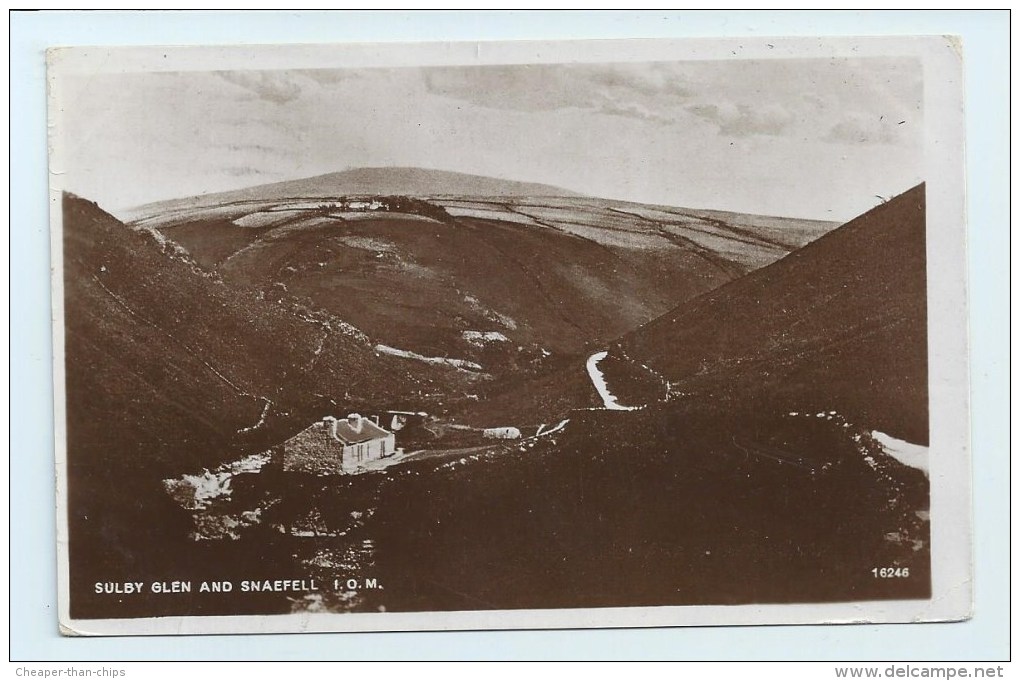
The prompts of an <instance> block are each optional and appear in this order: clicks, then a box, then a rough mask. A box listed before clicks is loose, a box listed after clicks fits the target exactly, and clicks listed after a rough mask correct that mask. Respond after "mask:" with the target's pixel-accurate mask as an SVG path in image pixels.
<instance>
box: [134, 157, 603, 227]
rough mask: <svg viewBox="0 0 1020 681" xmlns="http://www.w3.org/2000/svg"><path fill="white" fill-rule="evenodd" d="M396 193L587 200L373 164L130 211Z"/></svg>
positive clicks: (548, 189)
mask: <svg viewBox="0 0 1020 681" xmlns="http://www.w3.org/2000/svg"><path fill="white" fill-rule="evenodd" d="M394 194H396V195H405V196H501V197H511V196H557V197H580V196H584V194H581V193H579V192H575V191H571V190H568V189H563V188H561V187H556V186H553V185H549V184H541V183H536V182H523V181H519V180H510V179H504V178H498V177H491V176H487V175H475V174H471V173H460V172H455V171H451V170H437V169H430V168H420V167H412V166H374V167H364V168H349V169H347V170H340V171H334V172H329V173H323V174H320V175H313V176H310V177H305V178H298V179H293V180H283V181H280V182H270V183H267V184H259V185H254V186H251V187H244V188H242V189H233V190H228V191H224V192H215V193H212V194H200V195H198V196H193V197H181V198H176V199H168V200H165V201H155V202H152V203H146V204H142V205H140V206H135V207H133V208H130V209H128V210H127V211H126V213H128V214H130V215H131V216H132V219H133V218H135V217H141V216H145V215H149V214H154V213H159V212H163V211H167V210H180V209H181V208H185V207H196V208H197V207H203V206H208V205H214V204H222V203H227V202H230V201H246V200H266V199H293V198H334V197H338V196H343V195H394Z"/></svg>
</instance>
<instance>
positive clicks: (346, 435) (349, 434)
mask: <svg viewBox="0 0 1020 681" xmlns="http://www.w3.org/2000/svg"><path fill="white" fill-rule="evenodd" d="M333 433H334V434H335V435H336V437H337V439H338V440H340V441H341V442H343V443H344V444H348V445H353V444H358V443H361V442H368V441H369V440H379V439H382V438H384V437H386V436H388V435H389V434H390V432H389V431H388V430H385V429H383V428H380V427H379V426H377V425H375V424H374V423H373V422H372V421H371V420H370V419H366V418H362V419H361V425H360V427H359V428H358V429H357V430H355V429H354V427H353V426H352V425H351V424H350V422H348V421H346V420H343V419H337V421H336V428H335V429H334V431H333Z"/></svg>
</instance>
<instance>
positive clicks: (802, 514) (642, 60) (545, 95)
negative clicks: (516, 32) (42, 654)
mask: <svg viewBox="0 0 1020 681" xmlns="http://www.w3.org/2000/svg"><path fill="white" fill-rule="evenodd" d="M962 59H963V56H962V53H961V47H960V45H959V43H958V41H956V40H954V39H953V38H951V37H908V36H904V37H884V38H845V37H843V38H811V39H808V38H795V39H794V38H757V37H756V38H742V39H711V40H707V39H702V40H682V41H681V40H634V41H577V42H526V41H521V42H509V43H486V42H482V43H442V44H438V43H437V44H350V45H264V46H208V47H157V46H151V47H111V48H101V47H64V48H53V49H51V50H50V51H49V52H48V66H49V68H48V78H49V117H50V131H51V137H50V171H51V196H50V201H51V216H52V246H53V249H52V252H53V271H54V275H53V292H54V293H53V305H54V347H55V367H54V368H55V371H54V375H55V395H56V404H55V424H56V438H55V439H56V452H55V465H56V471H57V480H58V485H57V490H56V503H57V508H58V524H59V527H58V531H57V538H58V554H59V561H60V564H59V570H58V572H59V578H60V584H59V586H60V589H59V592H60V626H61V631H62V632H63V633H65V634H67V635H145V634H178V633H185V634H188V633H190V634H201V633H259V632H324V631H404V630H441V629H517V628H578V627H659V626H684V625H722V624H725V625H733V624H780V623H789V624H792V623H850V622H872V623H886V622H890V623H891V622H923V621H945V620H956V619H964V618H967V617H969V616H970V611H971V603H972V596H971V574H972V570H971V535H972V527H971V511H970V495H971V489H970V459H969V441H968V438H969V426H968V379H967V335H966V300H967V292H966V285H965V248H966V224H965V210H964V207H965V195H966V187H965V184H964V155H963V131H964V126H963V122H964V112H963V107H962V102H963V95H962V82H961V74H962Z"/></svg>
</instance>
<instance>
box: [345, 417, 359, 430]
mask: <svg viewBox="0 0 1020 681" xmlns="http://www.w3.org/2000/svg"><path fill="white" fill-rule="evenodd" d="M347 425H349V426H350V427H351V430H353V431H354V432H355V433H360V432H361V414H348V415H347Z"/></svg>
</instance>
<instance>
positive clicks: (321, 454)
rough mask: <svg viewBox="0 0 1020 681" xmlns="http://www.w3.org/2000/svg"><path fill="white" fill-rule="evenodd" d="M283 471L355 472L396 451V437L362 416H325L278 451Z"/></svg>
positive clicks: (281, 446) (324, 473) (329, 473)
mask: <svg viewBox="0 0 1020 681" xmlns="http://www.w3.org/2000/svg"><path fill="white" fill-rule="evenodd" d="M278 451H279V452H280V455H281V456H282V459H283V461H282V463H283V470H285V471H300V472H303V473H315V474H317V475H337V474H342V473H354V472H357V471H358V469H360V468H362V467H363V466H364V465H365V464H366V463H368V462H370V461H375V460H376V459H381V458H383V457H385V456H390V455H392V454H393V453H394V452H395V451H396V437H395V436H394V435H393V433H391V432H390V431H388V430H386V429H385V428H382V427H381V426H379V425H378V424H376V423H374V422H373V421H372V420H371V419H367V418H364V417H362V416H361V415H360V414H350V415H349V416H348V417H347V418H346V419H337V418H335V417H333V416H326V417H324V418H323V419H322V420H321V421H318V422H317V423H313V424H312V425H310V426H309V427H308V428H305V429H304V430H302V431H301V432H300V433H298V434H297V435H295V436H294V437H292V438H290V439H289V440H287V441H286V442H284V443H283V444H282V445H280V447H279V448H278Z"/></svg>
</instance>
